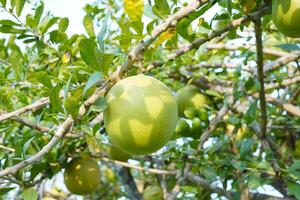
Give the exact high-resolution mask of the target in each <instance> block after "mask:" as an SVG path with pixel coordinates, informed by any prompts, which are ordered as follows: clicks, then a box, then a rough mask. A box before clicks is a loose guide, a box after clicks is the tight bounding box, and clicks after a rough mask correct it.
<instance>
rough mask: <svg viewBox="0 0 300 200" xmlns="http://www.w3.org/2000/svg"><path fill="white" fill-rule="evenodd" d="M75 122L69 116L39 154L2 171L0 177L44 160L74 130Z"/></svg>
mask: <svg viewBox="0 0 300 200" xmlns="http://www.w3.org/2000/svg"><path fill="white" fill-rule="evenodd" d="M73 122H74V120H73V119H72V117H71V116H69V117H68V118H67V119H66V120H65V121H64V123H62V124H61V126H59V127H58V129H57V131H56V133H55V135H54V136H53V138H52V139H51V140H50V142H49V143H48V144H47V145H46V146H44V147H43V148H42V149H41V150H40V151H39V152H38V153H36V154H35V155H33V156H31V157H30V158H28V159H26V160H24V161H22V162H20V163H18V164H16V165H14V166H11V167H8V168H6V169H4V170H2V171H0V177H3V176H6V175H8V174H15V173H16V172H17V171H18V170H20V169H22V168H24V167H26V166H28V165H30V164H32V163H34V162H36V161H38V160H40V159H42V158H43V157H44V156H45V155H46V154H47V153H49V152H50V151H51V149H52V148H53V147H54V146H55V145H56V144H57V143H58V142H59V141H60V140H61V139H62V138H63V137H64V135H65V134H66V133H67V132H70V131H71V130H72V126H73Z"/></svg>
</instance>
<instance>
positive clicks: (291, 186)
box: [288, 182, 300, 199]
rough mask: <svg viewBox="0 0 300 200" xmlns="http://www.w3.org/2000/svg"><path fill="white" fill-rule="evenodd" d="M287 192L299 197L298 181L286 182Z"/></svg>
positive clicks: (299, 187) (299, 186)
mask: <svg viewBox="0 0 300 200" xmlns="http://www.w3.org/2000/svg"><path fill="white" fill-rule="evenodd" d="M288 193H289V194H290V195H295V197H296V198H297V199H300V185H299V184H298V183H292V182H289V183H288Z"/></svg>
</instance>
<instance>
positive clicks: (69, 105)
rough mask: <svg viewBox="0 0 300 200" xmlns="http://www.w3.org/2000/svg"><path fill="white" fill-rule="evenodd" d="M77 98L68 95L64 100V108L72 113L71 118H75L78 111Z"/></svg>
mask: <svg viewBox="0 0 300 200" xmlns="http://www.w3.org/2000/svg"><path fill="white" fill-rule="evenodd" d="M79 102H80V101H79V100H78V99H77V98H74V97H68V98H67V99H66V101H65V108H66V110H67V112H68V113H69V114H71V115H72V117H73V118H76V117H77V115H78V112H79V108H80V105H79Z"/></svg>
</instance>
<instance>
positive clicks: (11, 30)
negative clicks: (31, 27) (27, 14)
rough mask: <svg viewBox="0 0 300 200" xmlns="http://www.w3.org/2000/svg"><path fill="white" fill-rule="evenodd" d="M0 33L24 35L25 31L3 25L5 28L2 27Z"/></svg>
mask: <svg viewBox="0 0 300 200" xmlns="http://www.w3.org/2000/svg"><path fill="white" fill-rule="evenodd" d="M0 32H1V33H13V34H20V33H24V32H25V30H21V29H16V28H14V27H12V26H8V25H3V26H0Z"/></svg>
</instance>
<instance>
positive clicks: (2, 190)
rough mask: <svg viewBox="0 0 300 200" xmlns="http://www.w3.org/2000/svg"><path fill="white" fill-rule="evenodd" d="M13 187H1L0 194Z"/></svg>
mask: <svg viewBox="0 0 300 200" xmlns="http://www.w3.org/2000/svg"><path fill="white" fill-rule="evenodd" d="M13 189H15V187H1V188H0V196H2V195H4V194H6V193H8V192H9V191H11V190H13Z"/></svg>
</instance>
